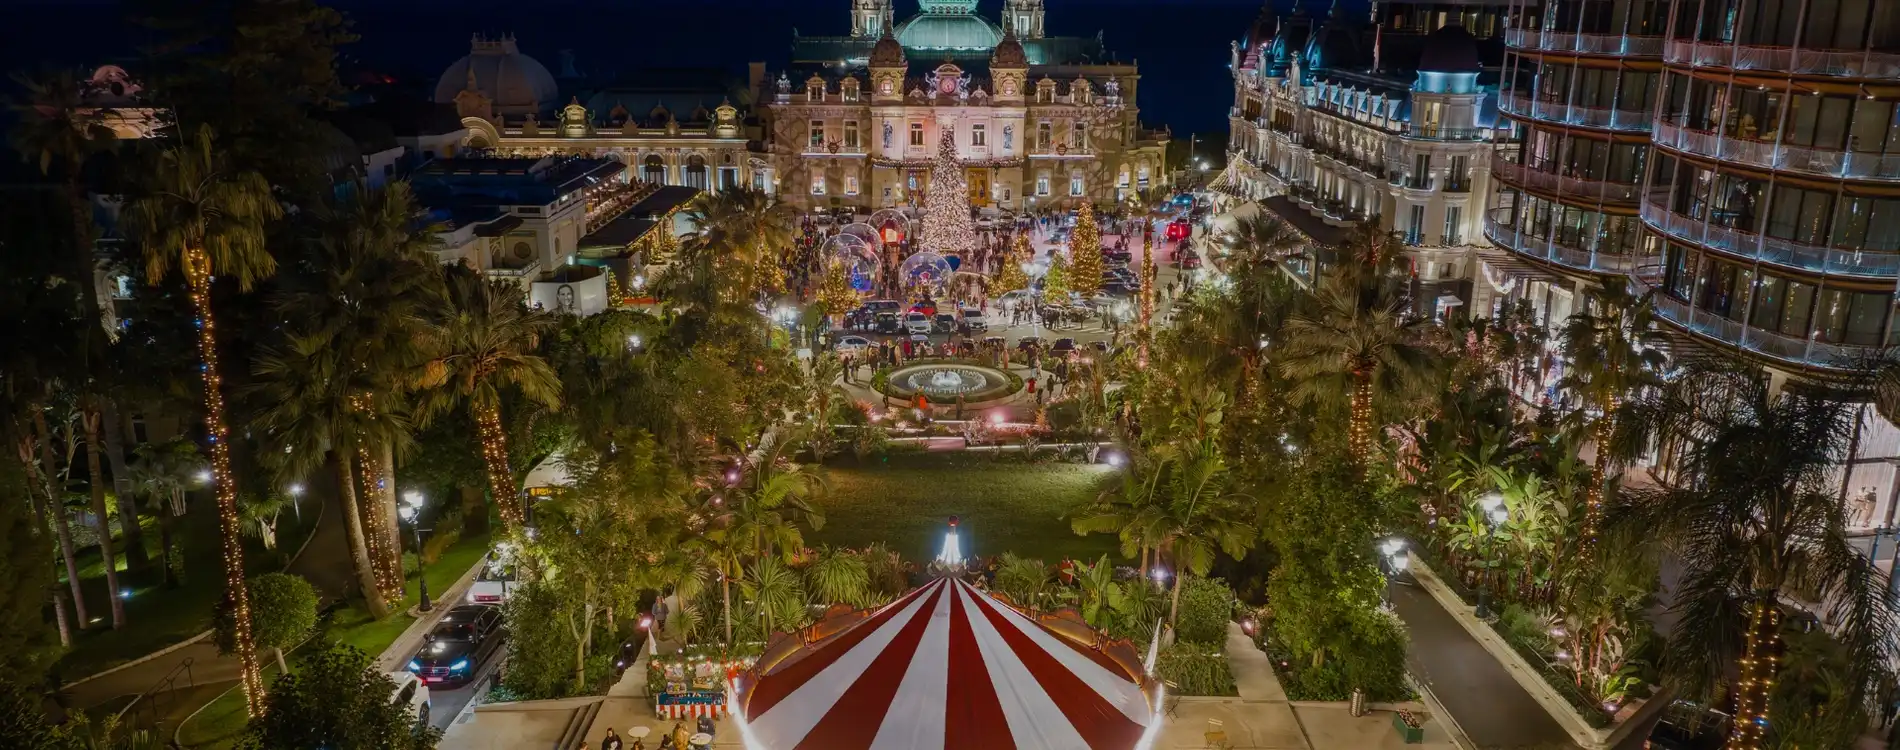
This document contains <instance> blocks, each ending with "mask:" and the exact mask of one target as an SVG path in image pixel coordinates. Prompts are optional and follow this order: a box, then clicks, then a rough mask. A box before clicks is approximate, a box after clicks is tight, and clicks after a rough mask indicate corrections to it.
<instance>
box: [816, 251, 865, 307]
mask: <svg viewBox="0 0 1900 750" xmlns="http://www.w3.org/2000/svg"><path fill="white" fill-rule="evenodd" d="M818 304H819V305H820V306H822V307H823V308H824V310H825V314H826V315H833V316H839V315H844V314H845V313H848V312H850V311H851V310H852V309H853V308H855V307H857V306H858V305H860V304H863V298H862V297H861V296H859V295H858V290H856V289H853V288H851V271H850V269H847V268H845V266H844V263H842V262H840V261H835V260H834V261H832V262H831V263H830V264H829V265H828V266H826V267H825V277H824V279H823V281H821V282H820V283H819V285H818Z"/></svg>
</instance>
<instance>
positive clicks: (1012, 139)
mask: <svg viewBox="0 0 1900 750" xmlns="http://www.w3.org/2000/svg"><path fill="white" fill-rule="evenodd" d="M1015 143H1016V126H1014V125H1004V126H1003V150H1004V151H1008V150H1010V149H1011V148H1015Z"/></svg>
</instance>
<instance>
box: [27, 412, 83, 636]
mask: <svg viewBox="0 0 1900 750" xmlns="http://www.w3.org/2000/svg"><path fill="white" fill-rule="evenodd" d="M32 423H34V431H36V433H38V444H40V446H38V452H40V458H38V459H34V456H32V454H34V439H28V437H23V439H21V442H19V459H21V463H23V465H25V467H27V480H28V482H30V484H32V488H38V490H40V492H42V497H46V505H44V509H46V511H44V513H46V515H49V516H53V535H55V537H57V539H59V556H61V560H63V562H65V564H66V585H68V587H70V589H72V600H74V604H72V608H74V625H78V627H80V630H84V628H85V594H84V592H82V591H80V562H78V554H74V551H72V526H70V524H68V520H66V505H65V503H61V501H59V494H57V492H53V446H51V442H46V441H47V437H49V435H47V429H46V416H44V414H40V410H38V408H34V410H32ZM32 488H28V492H30V490H32ZM34 507H36V509H38V507H42V505H38V503H34ZM40 528H46V518H40Z"/></svg>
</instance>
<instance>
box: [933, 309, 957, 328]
mask: <svg viewBox="0 0 1900 750" xmlns="http://www.w3.org/2000/svg"><path fill="white" fill-rule="evenodd" d="M930 320H931V326H930V327H931V329H932V330H934V331H936V332H937V333H955V332H956V330H957V316H955V315H953V314H950V313H947V312H946V313H937V314H936V315H934V316H932V317H931V319H930Z"/></svg>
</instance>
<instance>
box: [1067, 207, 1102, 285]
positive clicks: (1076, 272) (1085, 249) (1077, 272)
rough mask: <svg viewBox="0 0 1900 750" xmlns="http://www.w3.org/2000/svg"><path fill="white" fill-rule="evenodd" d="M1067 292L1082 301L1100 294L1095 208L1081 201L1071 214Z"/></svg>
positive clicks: (1099, 236) (1099, 245) (1099, 239)
mask: <svg viewBox="0 0 1900 750" xmlns="http://www.w3.org/2000/svg"><path fill="white" fill-rule="evenodd" d="M1069 270H1070V274H1069V289H1070V291H1074V292H1076V293H1078V294H1081V295H1082V296H1083V297H1093V296H1095V293H1096V292H1099V291H1101V290H1102V229H1101V227H1099V226H1097V225H1096V223H1095V204H1093V203H1090V202H1089V201H1088V200H1083V201H1082V209H1081V210H1079V211H1076V212H1075V234H1074V235H1073V237H1072V238H1071V239H1070V240H1069Z"/></svg>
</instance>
